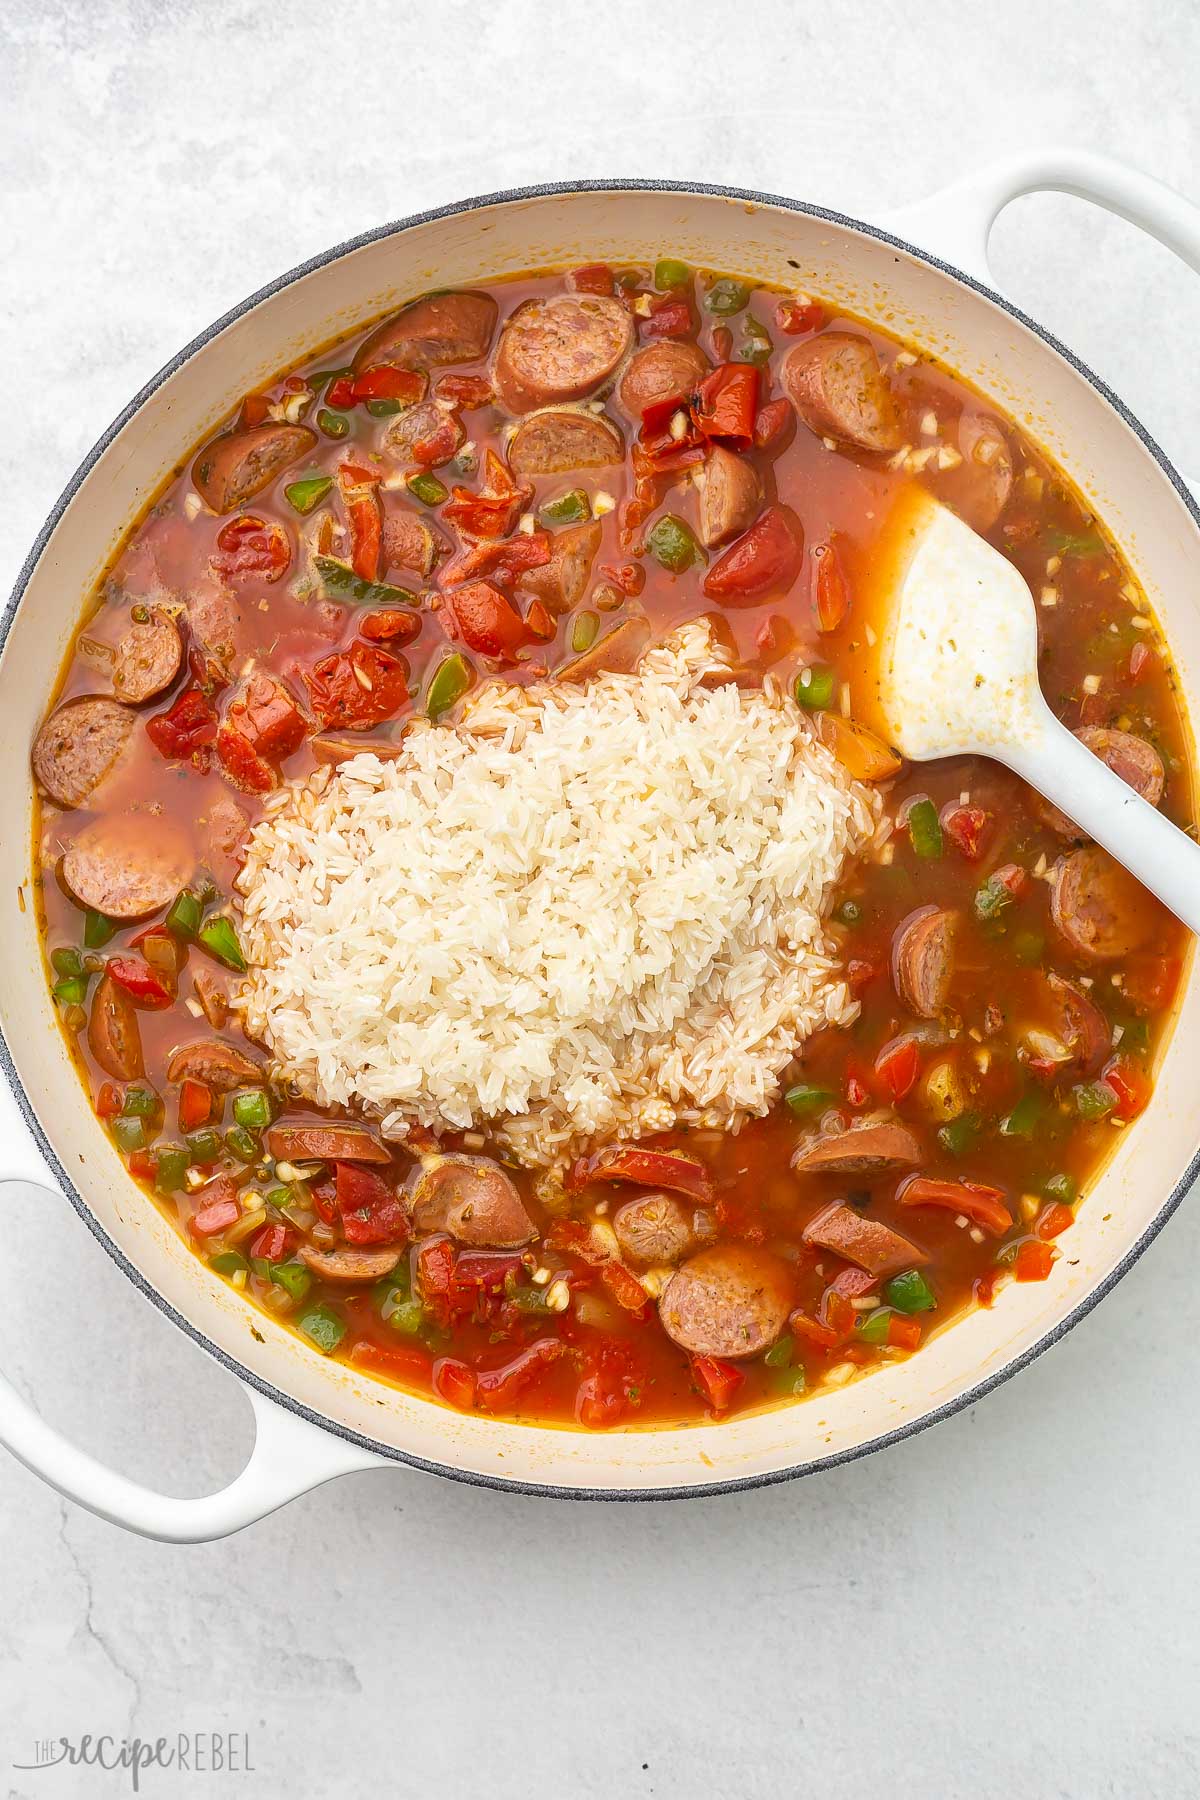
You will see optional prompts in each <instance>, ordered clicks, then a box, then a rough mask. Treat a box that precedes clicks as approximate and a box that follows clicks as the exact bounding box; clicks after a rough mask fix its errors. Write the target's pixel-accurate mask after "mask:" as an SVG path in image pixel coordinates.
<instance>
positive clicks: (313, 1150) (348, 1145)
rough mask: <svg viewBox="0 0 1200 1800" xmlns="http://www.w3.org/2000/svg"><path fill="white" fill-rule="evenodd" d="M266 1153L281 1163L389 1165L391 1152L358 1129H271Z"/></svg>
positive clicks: (372, 1134)
mask: <svg viewBox="0 0 1200 1800" xmlns="http://www.w3.org/2000/svg"><path fill="white" fill-rule="evenodd" d="M267 1149H268V1150H269V1151H270V1152H271V1155H272V1156H273V1157H275V1158H276V1160H277V1161H281V1162H358V1163H389V1162H391V1160H392V1155H391V1151H390V1150H389V1149H388V1148H387V1146H386V1144H382V1143H380V1141H379V1139H378V1138H377V1137H376V1136H375V1133H374V1132H373V1131H366V1130H364V1129H363V1127H361V1126H359V1125H286V1124H284V1125H272V1126H271V1127H270V1129H269V1130H268V1132H267Z"/></svg>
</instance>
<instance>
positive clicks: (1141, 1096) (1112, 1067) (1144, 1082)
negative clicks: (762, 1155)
mask: <svg viewBox="0 0 1200 1800" xmlns="http://www.w3.org/2000/svg"><path fill="white" fill-rule="evenodd" d="M111 966H112V965H111V963H110V965H109V967H110V968H111ZM1102 1079H1103V1081H1104V1082H1105V1083H1106V1084H1107V1086H1109V1087H1110V1088H1111V1089H1112V1091H1113V1093H1114V1094H1115V1095H1116V1096H1117V1104H1116V1105H1115V1106H1114V1107H1113V1111H1112V1116H1113V1118H1114V1119H1120V1120H1121V1121H1122V1122H1123V1123H1125V1124H1128V1123H1129V1121H1130V1119H1136V1118H1137V1116H1138V1114H1139V1113H1141V1112H1145V1110H1146V1108H1147V1106H1148V1105H1149V1104H1150V1092H1151V1088H1150V1078H1149V1076H1148V1075H1146V1074H1144V1073H1143V1072H1142V1070H1141V1069H1139V1068H1138V1066H1137V1064H1136V1063H1135V1062H1131V1061H1130V1060H1129V1058H1128V1057H1126V1056H1116V1057H1114V1058H1113V1060H1112V1062H1110V1063H1109V1064H1108V1065H1107V1067H1106V1068H1105V1069H1104V1071H1103V1075H1102Z"/></svg>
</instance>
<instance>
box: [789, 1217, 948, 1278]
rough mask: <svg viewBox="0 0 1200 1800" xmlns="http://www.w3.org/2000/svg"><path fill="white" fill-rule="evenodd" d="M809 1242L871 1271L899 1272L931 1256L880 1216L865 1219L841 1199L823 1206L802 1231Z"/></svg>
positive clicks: (878, 1273) (873, 1272)
mask: <svg viewBox="0 0 1200 1800" xmlns="http://www.w3.org/2000/svg"><path fill="white" fill-rule="evenodd" d="M801 1235H802V1237H803V1238H804V1241H805V1243H806V1244H819V1245H820V1247H821V1249H822V1250H832V1251H833V1253H834V1255H835V1256H840V1257H843V1258H844V1259H845V1261H846V1262H852V1263H854V1264H856V1265H857V1267H858V1268H860V1269H865V1270H866V1271H867V1273H868V1274H869V1275H898V1274H899V1272H900V1270H901V1269H911V1268H914V1267H915V1266H916V1265H917V1264H918V1263H926V1262H928V1261H929V1257H928V1255H927V1254H926V1252H925V1251H924V1250H922V1249H921V1247H920V1245H919V1244H914V1243H913V1241H912V1239H911V1238H906V1237H902V1236H901V1235H900V1233H899V1232H898V1231H893V1230H892V1229H891V1227H890V1226H888V1225H881V1224H880V1222H879V1220H878V1219H864V1218H863V1216H862V1214H861V1213H856V1212H855V1210H854V1208H853V1207H852V1206H846V1205H845V1204H844V1202H842V1201H841V1200H835V1201H834V1202H833V1203H832V1205H830V1206H826V1207H824V1208H822V1210H821V1211H820V1212H819V1213H818V1214H817V1215H816V1217H815V1218H813V1219H810V1220H809V1221H808V1224H807V1225H806V1226H805V1227H804V1230H803V1232H802V1233H801Z"/></svg>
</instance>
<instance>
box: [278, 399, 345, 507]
mask: <svg viewBox="0 0 1200 1800" xmlns="http://www.w3.org/2000/svg"><path fill="white" fill-rule="evenodd" d="M320 416H321V415H320V414H319V413H318V414H317V417H318V419H319V418H320ZM332 486H333V476H332V475H306V476H305V478H304V480H303V481H292V482H289V483H288V485H287V487H285V488H284V490H283V497H284V499H285V500H286V501H287V503H288V505H289V506H290V507H291V508H292V510H293V511H294V512H298V513H310V512H311V511H312V510H313V508H314V507H315V506H316V505H317V504H318V503H319V502H320V501H322V500H323V499H324V498H325V496H326V494H327V493H328V492H329V490H330V488H331V487H332Z"/></svg>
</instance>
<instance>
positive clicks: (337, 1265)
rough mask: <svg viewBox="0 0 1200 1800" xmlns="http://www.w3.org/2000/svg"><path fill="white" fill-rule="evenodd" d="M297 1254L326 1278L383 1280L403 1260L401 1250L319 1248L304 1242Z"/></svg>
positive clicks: (333, 1279)
mask: <svg viewBox="0 0 1200 1800" xmlns="http://www.w3.org/2000/svg"><path fill="white" fill-rule="evenodd" d="M297 1255H298V1256H299V1258H300V1260H301V1262H302V1263H306V1264H307V1265H308V1267H309V1268H310V1269H311V1270H312V1272H313V1274H314V1275H319V1276H320V1277H321V1278H322V1280H324V1281H382V1280H383V1277H384V1276H385V1275H390V1274H391V1272H392V1270H393V1269H394V1268H395V1266H396V1264H397V1263H398V1262H399V1261H400V1251H399V1250H316V1249H314V1248H313V1246H312V1245H311V1244H301V1246H300V1248H299V1250H298V1252H297Z"/></svg>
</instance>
